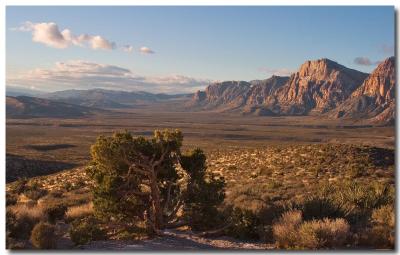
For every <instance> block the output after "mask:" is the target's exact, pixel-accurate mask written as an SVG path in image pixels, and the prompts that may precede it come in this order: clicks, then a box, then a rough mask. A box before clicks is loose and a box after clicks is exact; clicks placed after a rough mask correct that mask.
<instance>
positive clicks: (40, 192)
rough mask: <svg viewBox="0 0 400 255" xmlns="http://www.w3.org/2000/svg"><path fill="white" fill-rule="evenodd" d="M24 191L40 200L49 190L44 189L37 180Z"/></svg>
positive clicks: (30, 196)
mask: <svg viewBox="0 0 400 255" xmlns="http://www.w3.org/2000/svg"><path fill="white" fill-rule="evenodd" d="M23 193H24V195H25V196H26V197H28V198H30V199H32V200H38V199H39V198H41V197H43V196H45V195H46V194H47V190H45V189H42V188H41V187H40V185H39V184H38V183H37V182H32V183H31V184H30V185H28V186H26V188H25V191H24V192H23Z"/></svg>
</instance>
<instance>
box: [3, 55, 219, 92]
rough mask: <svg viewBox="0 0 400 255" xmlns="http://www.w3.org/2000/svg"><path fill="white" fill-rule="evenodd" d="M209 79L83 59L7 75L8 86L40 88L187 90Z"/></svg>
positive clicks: (200, 86) (200, 87) (205, 83)
mask: <svg viewBox="0 0 400 255" xmlns="http://www.w3.org/2000/svg"><path fill="white" fill-rule="evenodd" d="M210 82H211V81H210V80H206V79H196V78H193V77H187V76H184V75H177V74H175V75H168V76H143V75H137V74H134V73H133V72H132V71H131V70H129V69H126V68H122V67H119V66H114V65H105V64H99V63H93V62H88V61H82V60H73V61H68V62H57V63H55V65H54V67H52V68H48V69H45V68H37V69H34V70H30V71H28V72H25V73H22V74H19V75H13V76H12V75H8V79H7V85H12V86H22V87H27V88H28V87H30V86H35V87H36V88H37V89H39V90H44V91H57V90H64V89H73V88H75V89H92V88H103V89H114V90H125V91H147V92H153V93H160V92H163V93H172V94H173V93H189V92H195V91H196V90H199V89H204V87H206V86H207V85H208V84H209V83H210Z"/></svg>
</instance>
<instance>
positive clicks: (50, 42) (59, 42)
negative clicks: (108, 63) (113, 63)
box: [12, 21, 154, 54]
mask: <svg viewBox="0 0 400 255" xmlns="http://www.w3.org/2000/svg"><path fill="white" fill-rule="evenodd" d="M12 30H16V31H21V32H30V33H31V34H32V41H34V42H37V43H41V44H44V45H46V46H48V47H52V48H57V49H65V48H68V47H70V46H79V47H89V48H91V49H93V50H113V49H116V48H117V44H116V43H115V42H113V41H111V40H108V39H106V38H104V37H102V36H100V35H90V34H80V35H74V34H73V33H72V31H71V30H70V29H67V28H66V29H63V30H60V29H59V27H58V25H57V24H56V23H54V22H47V23H46V22H42V23H33V22H30V21H27V22H25V23H24V24H23V25H22V26H20V27H18V28H13V29H12ZM121 48H122V50H123V51H125V52H132V51H133V46H131V45H124V46H122V47H121ZM139 51H140V52H141V53H146V54H151V53H154V51H153V50H151V49H150V48H148V47H145V46H143V47H141V48H140V49H139Z"/></svg>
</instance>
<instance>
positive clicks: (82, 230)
mask: <svg viewBox="0 0 400 255" xmlns="http://www.w3.org/2000/svg"><path fill="white" fill-rule="evenodd" d="M69 235H70V237H71V240H72V241H73V242H74V243H75V244H76V245H80V244H86V243H88V242H90V241H95V240H102V239H105V237H106V233H105V231H103V230H102V229H101V228H100V227H99V222H98V221H97V220H96V218H94V217H87V218H82V219H77V220H75V221H73V222H72V223H71V226H70V229H69Z"/></svg>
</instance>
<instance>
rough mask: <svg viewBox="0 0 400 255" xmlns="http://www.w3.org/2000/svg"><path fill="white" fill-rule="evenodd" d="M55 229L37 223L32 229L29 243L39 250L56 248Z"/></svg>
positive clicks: (45, 224)
mask: <svg viewBox="0 0 400 255" xmlns="http://www.w3.org/2000/svg"><path fill="white" fill-rule="evenodd" d="M56 240H57V239H56V235H55V227H54V226H53V225H51V224H49V223H46V222H39V223H38V224H36V225H35V227H34V228H33V229H32V234H31V238H30V241H31V243H32V244H33V246H35V247H36V248H39V249H54V248H56Z"/></svg>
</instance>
